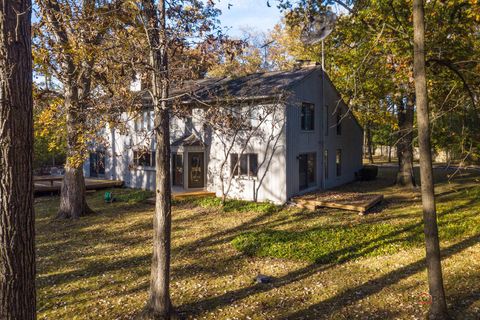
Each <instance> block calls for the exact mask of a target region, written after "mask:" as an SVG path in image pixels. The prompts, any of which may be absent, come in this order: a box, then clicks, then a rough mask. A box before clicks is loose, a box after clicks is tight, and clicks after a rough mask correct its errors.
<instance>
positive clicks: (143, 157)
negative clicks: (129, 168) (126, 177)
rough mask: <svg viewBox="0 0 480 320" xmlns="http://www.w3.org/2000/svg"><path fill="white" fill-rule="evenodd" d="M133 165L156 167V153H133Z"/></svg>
mask: <svg viewBox="0 0 480 320" xmlns="http://www.w3.org/2000/svg"><path fill="white" fill-rule="evenodd" d="M133 164H134V165H136V166H140V167H155V151H151V152H150V151H143V150H142V151H140V150H138V151H133Z"/></svg>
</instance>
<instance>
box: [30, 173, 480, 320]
mask: <svg viewBox="0 0 480 320" xmlns="http://www.w3.org/2000/svg"><path fill="white" fill-rule="evenodd" d="M393 173H394V171H393V169H382V170H381V176H380V177H379V179H377V180H376V181H374V182H362V183H354V184H351V185H348V186H344V187H342V189H343V190H346V191H358V190H362V191H366V192H380V193H383V194H385V196H386V200H385V201H384V203H383V204H381V205H380V206H378V207H377V208H375V210H373V212H372V213H371V214H368V215H366V216H359V215H357V214H356V213H352V212H346V211H339V210H331V209H321V210H318V211H316V212H307V211H301V210H299V209H296V208H294V207H285V208H278V207H275V206H273V205H270V204H253V203H245V202H242V201H232V202H229V203H228V204H227V206H226V207H225V208H223V209H222V208H221V205H220V202H219V200H218V199H214V198H205V199H196V200H188V201H180V202H176V203H175V204H174V210H173V236H172V246H173V248H172V283H171V293H172V301H173V304H174V305H175V307H176V309H177V310H178V313H179V314H180V316H181V317H184V318H189V319H352V318H359V319H390V318H399V319H422V318H423V317H424V314H425V312H426V310H427V306H426V305H425V304H424V303H422V301H423V299H424V298H423V297H424V294H425V292H426V291H428V289H427V285H426V281H425V279H426V272H425V268H424V261H423V256H424V249H423V247H422V243H423V242H422V241H423V235H422V224H421V205H420V200H419V195H418V193H416V192H404V191H402V190H399V189H396V188H394V187H392V186H391V181H392V179H393ZM450 173H451V172H447V171H444V170H436V172H435V177H436V180H437V181H438V182H439V187H438V190H440V191H441V190H446V189H449V188H456V187H459V186H465V185H469V186H471V188H469V189H467V190H463V191H461V192H457V193H451V194H448V195H444V196H441V197H439V198H438V211H439V227H440V235H441V240H442V249H443V251H442V252H443V255H444V257H445V259H444V262H443V267H444V271H445V287H446V292H447V297H448V303H449V307H450V309H451V310H452V314H453V315H454V316H455V317H456V318H458V319H478V315H479V314H480V281H478V280H479V279H480V197H479V196H480V186H478V185H479V183H478V175H476V174H473V173H469V172H467V173H466V172H461V173H459V174H457V175H456V176H455V177H454V178H453V179H452V180H450V181H448V180H447V174H450ZM113 193H114V196H115V197H116V198H117V199H118V201H117V202H114V203H112V204H106V203H104V202H103V192H97V193H94V194H89V195H88V202H89V204H90V206H91V207H93V208H94V209H95V210H96V211H97V215H95V216H91V217H86V218H82V219H80V220H79V221H56V220H52V217H54V216H55V210H56V208H57V206H58V197H43V198H37V199H36V215H37V263H38V265H37V269H38V276H37V287H38V309H39V319H131V318H132V317H133V316H134V315H135V314H136V312H138V311H139V310H140V309H141V308H142V307H143V306H144V303H145V300H146V298H147V290H148V280H149V272H150V257H151V245H152V244H151V236H152V230H151V229H152V214H153V206H151V205H148V204H146V203H144V200H145V199H146V198H148V197H149V196H150V193H149V192H143V191H135V190H126V189H118V190H113ZM259 273H262V274H266V275H270V276H272V277H274V281H273V282H272V283H269V284H255V283H254V282H253V278H254V277H255V276H256V275H257V274H259Z"/></svg>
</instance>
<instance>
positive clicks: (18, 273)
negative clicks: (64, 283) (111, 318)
mask: <svg viewBox="0 0 480 320" xmlns="http://www.w3.org/2000/svg"><path fill="white" fill-rule="evenodd" d="M31 6H32V4H31V1H28V0H17V1H8V0H7V1H5V0H3V1H1V2H0V319H5V320H16V319H22V320H28V319H35V308H36V305H35V248H34V234H35V228H34V218H35V216H34V209H33V177H32V163H33V159H32V157H33V107H32V58H31V57H32V52H31V22H30V19H31Z"/></svg>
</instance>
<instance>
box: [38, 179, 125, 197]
mask: <svg viewBox="0 0 480 320" xmlns="http://www.w3.org/2000/svg"><path fill="white" fill-rule="evenodd" d="M33 181H34V192H35V195H39V194H50V193H59V192H60V189H61V188H62V181H63V176H36V177H34V178H33ZM122 186H123V181H120V180H102V179H90V178H87V179H85V189H86V190H87V191H88V190H99V189H109V188H117V187H122Z"/></svg>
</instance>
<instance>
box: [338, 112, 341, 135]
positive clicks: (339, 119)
mask: <svg viewBox="0 0 480 320" xmlns="http://www.w3.org/2000/svg"><path fill="white" fill-rule="evenodd" d="M341 134H342V109H338V111H337V136H339V135H341Z"/></svg>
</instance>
